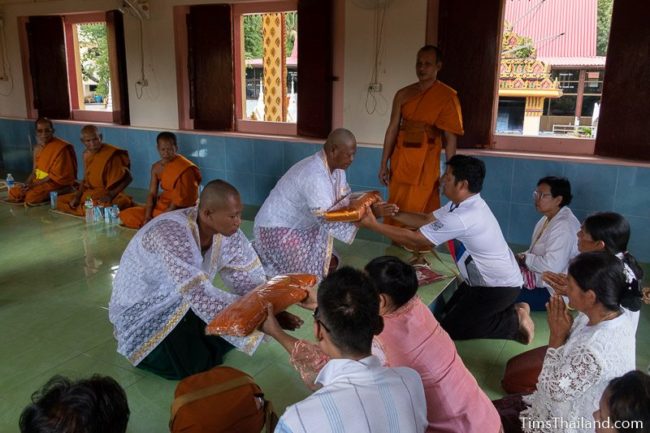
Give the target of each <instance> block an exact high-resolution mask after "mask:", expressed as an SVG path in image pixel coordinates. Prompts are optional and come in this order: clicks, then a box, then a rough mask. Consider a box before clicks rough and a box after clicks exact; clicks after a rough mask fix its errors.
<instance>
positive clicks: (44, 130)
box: [36, 128, 54, 134]
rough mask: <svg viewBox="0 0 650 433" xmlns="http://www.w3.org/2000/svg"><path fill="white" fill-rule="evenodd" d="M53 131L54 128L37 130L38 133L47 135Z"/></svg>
mask: <svg viewBox="0 0 650 433" xmlns="http://www.w3.org/2000/svg"><path fill="white" fill-rule="evenodd" d="M52 131H54V130H53V129H52V128H46V129H37V130H36V132H37V133H39V132H40V133H45V134H46V133H48V132H52Z"/></svg>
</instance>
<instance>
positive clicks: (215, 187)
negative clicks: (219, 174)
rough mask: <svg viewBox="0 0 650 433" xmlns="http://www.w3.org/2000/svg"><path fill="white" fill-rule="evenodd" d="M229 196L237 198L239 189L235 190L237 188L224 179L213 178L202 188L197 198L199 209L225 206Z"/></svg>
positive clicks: (214, 208) (213, 208) (215, 208)
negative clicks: (199, 196) (198, 198)
mask: <svg viewBox="0 0 650 433" xmlns="http://www.w3.org/2000/svg"><path fill="white" fill-rule="evenodd" d="M230 197H235V198H239V191H237V188H235V187H234V186H232V185H231V184H229V183H228V182H226V181H225V180H221V179H216V180H213V181H211V182H210V183H208V184H207V185H206V186H205V188H203V192H202V193H201V198H200V200H199V211H200V210H203V209H208V210H217V209H222V208H223V207H225V206H226V204H227V203H228V199H229V198H230Z"/></svg>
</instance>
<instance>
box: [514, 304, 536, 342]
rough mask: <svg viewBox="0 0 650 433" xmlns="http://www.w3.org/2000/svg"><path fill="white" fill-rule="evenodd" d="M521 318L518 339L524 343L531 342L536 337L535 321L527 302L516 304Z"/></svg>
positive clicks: (518, 316) (518, 315) (516, 309)
mask: <svg viewBox="0 0 650 433" xmlns="http://www.w3.org/2000/svg"><path fill="white" fill-rule="evenodd" d="M515 311H516V312H517V318H518V319H519V332H518V334H517V338H516V340H517V341H518V342H520V343H522V344H530V343H531V342H532V341H533V338H534V337H535V322H533V319H531V318H530V306H529V305H528V304H527V303H525V302H519V303H517V304H515Z"/></svg>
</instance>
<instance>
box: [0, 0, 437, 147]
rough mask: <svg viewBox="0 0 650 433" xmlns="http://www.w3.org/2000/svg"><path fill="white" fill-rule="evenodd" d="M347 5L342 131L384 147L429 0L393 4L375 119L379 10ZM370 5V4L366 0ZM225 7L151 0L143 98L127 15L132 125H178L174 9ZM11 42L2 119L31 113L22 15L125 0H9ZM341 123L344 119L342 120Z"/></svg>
mask: <svg viewBox="0 0 650 433" xmlns="http://www.w3.org/2000/svg"><path fill="white" fill-rule="evenodd" d="M342 1H344V2H345V11H344V14H343V15H344V17H345V18H344V19H345V30H344V35H345V41H344V43H343V44H342V45H343V47H344V54H343V56H344V66H343V69H344V72H343V78H342V81H343V98H342V103H339V105H342V107H337V109H340V110H343V116H342V122H343V126H345V127H347V128H349V129H351V130H352V131H353V132H354V133H355V134H356V135H357V139H358V141H359V142H360V143H377V144H379V143H382V142H383V135H384V132H385V129H386V125H387V122H388V118H389V115H390V103H391V101H392V98H393V96H394V94H395V92H396V91H397V90H398V89H399V88H400V87H402V86H404V85H406V84H408V83H411V82H413V81H415V79H416V77H415V73H414V63H415V60H414V59H415V53H416V51H417V49H418V48H419V47H420V46H421V45H423V44H424V39H425V19H426V3H427V2H426V0H393V1H392V2H391V3H390V5H389V7H388V8H387V10H386V13H385V21H384V34H383V49H382V51H381V56H380V59H381V63H380V65H379V81H380V82H381V83H382V86H383V91H382V92H381V93H379V94H378V95H377V96H378V98H377V99H378V103H379V104H378V108H377V110H376V111H375V113H374V114H368V113H367V112H366V108H365V101H366V90H367V87H368V83H369V82H370V77H371V73H372V65H373V51H374V37H373V34H374V19H375V11H373V10H368V9H361V8H359V7H358V6H356V5H355V4H354V1H353V0H342ZM366 2H367V0H366ZM200 3H219V2H218V1H213V0H195V1H189V0H152V1H151V17H150V19H149V20H147V21H145V22H144V26H143V35H144V51H145V54H144V65H145V75H146V77H147V80H148V81H149V86H148V87H147V88H145V89H144V92H143V94H142V95H141V97H140V98H139V97H138V96H139V95H138V94H137V93H136V86H135V82H136V81H137V80H138V79H139V78H140V75H141V72H140V31H139V27H138V20H137V19H136V18H134V17H133V16H130V15H125V17H124V24H125V37H126V50H127V74H128V77H129V103H130V111H131V124H132V125H133V126H139V127H150V128H166V129H176V128H178V103H177V88H176V70H175V54H174V31H173V18H172V16H173V13H172V8H173V6H175V5H182V4H200ZM0 5H2V6H0V15H1V16H2V18H3V22H4V27H5V37H6V42H7V58H8V63H9V65H10V69H11V76H12V79H13V85H12V83H10V82H3V81H0V116H7V117H19V118H24V117H26V115H27V107H26V101H25V89H24V83H23V72H22V61H21V53H20V45H19V42H18V24H17V19H18V17H20V16H30V15H46V14H68V13H75V12H94V11H105V10H110V9H116V8H117V7H118V6H120V5H121V1H119V0H84V1H75V0H58V1H39V2H37V3H33V2H29V1H27V0H25V1H20V0H8V1H5V2H0ZM336 118H339V119H340V118H341V116H335V119H336Z"/></svg>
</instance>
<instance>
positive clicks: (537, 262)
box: [517, 176, 580, 311]
mask: <svg viewBox="0 0 650 433" xmlns="http://www.w3.org/2000/svg"><path fill="white" fill-rule="evenodd" d="M572 198H573V196H572V195H571V183H569V180H568V179H566V178H564V177H555V176H547V177H543V178H541V179H540V180H539V181H538V182H537V188H535V191H533V199H534V201H535V209H536V210H537V212H539V213H541V214H542V215H543V217H542V218H541V219H540V220H539V221H538V222H537V224H536V225H535V229H534V230H533V235H532V238H531V243H530V246H529V247H528V249H527V250H526V251H524V252H523V253H520V254H517V261H518V262H519V266H520V267H521V270H522V276H523V277H524V288H523V289H522V290H521V294H520V295H519V298H517V302H525V303H527V304H528V305H530V309H531V310H534V311H544V310H545V309H546V303H547V302H548V300H549V298H550V297H551V295H552V294H553V289H552V288H551V287H549V286H548V285H547V284H546V283H545V282H544V281H543V280H542V274H543V273H544V272H549V271H550V272H566V268H567V266H568V265H569V260H571V259H572V258H573V257H575V256H576V255H577V254H578V248H577V245H576V242H575V237H574V235H575V233H576V232H577V231H578V229H579V228H580V222H579V221H578V219H577V218H576V217H575V215H573V212H571V209H569V207H568V206H569V204H570V203H571V199H572Z"/></svg>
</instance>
